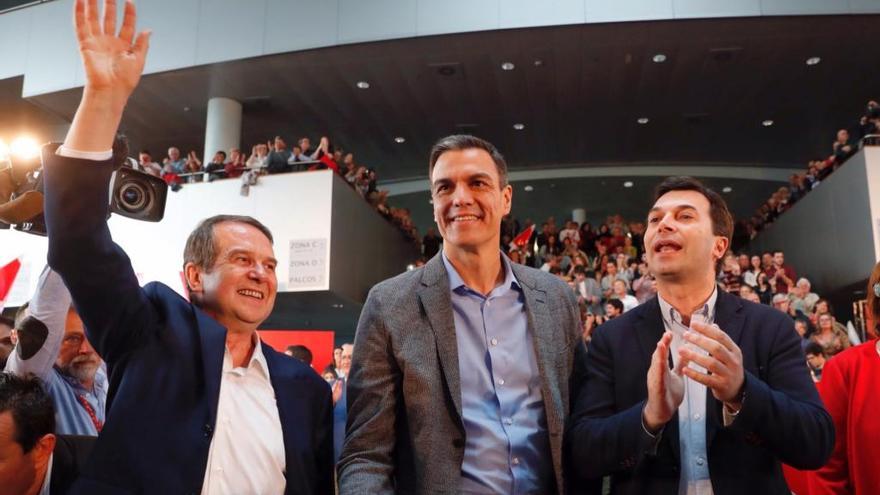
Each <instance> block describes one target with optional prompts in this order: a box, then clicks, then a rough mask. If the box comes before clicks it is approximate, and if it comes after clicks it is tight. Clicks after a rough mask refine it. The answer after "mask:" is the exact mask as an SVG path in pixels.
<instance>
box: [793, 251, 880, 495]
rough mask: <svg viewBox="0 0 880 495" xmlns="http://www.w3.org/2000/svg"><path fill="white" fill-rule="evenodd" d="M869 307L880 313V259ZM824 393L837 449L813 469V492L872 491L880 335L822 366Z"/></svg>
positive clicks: (879, 483) (878, 435) (877, 482)
mask: <svg viewBox="0 0 880 495" xmlns="http://www.w3.org/2000/svg"><path fill="white" fill-rule="evenodd" d="M867 311H868V313H870V314H871V316H872V317H873V321H878V319H877V317H878V315H880V263H878V264H877V265H875V266H874V270H873V271H872V272H871V278H870V279H869V280H868V304H867ZM818 387H819V394H820V395H821V396H822V401H823V402H824V403H825V408H826V409H827V410H828V412H829V413H830V414H831V418H832V419H833V420H834V429H835V432H836V434H835V443H834V452H833V453H832V454H831V459H830V460H829V461H828V463H827V464H826V465H825V466H824V467H822V468H821V469H819V470H817V471H813V472H810V473H808V474H807V476H808V483H809V485H810V486H809V488H810V491H809V493H810V495H825V494H854V495H868V494H874V493H877V490H878V489H880V469H877V461H878V459H880V442H878V439H880V422H878V421H877V411H880V340H878V339H873V340H870V341H868V342H866V343H864V344H862V345H858V346H855V347H852V348H850V349H848V350H846V351H844V352H841V353H840V354H838V355H837V356H835V357H834V358H833V359H831V360H829V361H828V362H827V363H826V364H825V366H824V368H823V369H822V381H821V382H819V385H818Z"/></svg>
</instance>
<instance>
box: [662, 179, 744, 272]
mask: <svg viewBox="0 0 880 495" xmlns="http://www.w3.org/2000/svg"><path fill="white" fill-rule="evenodd" d="M728 242H729V241H728V239H727V238H725V237H723V236H716V235H715V234H714V233H713V226H712V218H711V216H710V211H709V200H708V199H707V198H706V197H705V196H703V195H702V194H701V193H699V192H697V191H689V190H679V191H669V192H668V193H666V194H664V195H662V196H660V197H659V198H658V199H657V201H656V202H655V203H654V207H653V208H651V211H650V212H649V213H648V227H647V230H646V231H645V252H646V253H647V255H648V265H650V266H651V272H652V273H653V274H654V276H655V277H657V279H658V280H661V281H675V282H687V281H691V280H702V279H705V278H706V277H712V278H714V274H715V263H716V261H717V260H718V259H720V258H721V257H722V256H723V255H724V252H725V251H726V250H727V245H728Z"/></svg>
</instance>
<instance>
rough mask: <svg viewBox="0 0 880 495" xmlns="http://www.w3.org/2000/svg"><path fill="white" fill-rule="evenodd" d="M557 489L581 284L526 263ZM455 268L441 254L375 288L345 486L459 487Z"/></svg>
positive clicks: (357, 366) (356, 360)
mask: <svg viewBox="0 0 880 495" xmlns="http://www.w3.org/2000/svg"><path fill="white" fill-rule="evenodd" d="M512 269H513V274H514V276H515V277H516V279H517V281H518V282H519V283H520V286H521V287H522V289H523V293H524V295H525V306H526V311H527V314H528V324H529V328H530V330H531V335H532V336H533V342H532V344H533V346H534V349H535V355H536V356H537V360H538V369H539V370H540V373H541V379H542V380H541V392H542V395H543V398H544V407H545V410H546V415H547V429H548V432H549V434H550V446H551V451H552V456H553V467H554V471H555V475H556V476H555V478H556V479H555V482H556V488H557V492H558V493H563V492H564V490H565V485H564V477H563V472H562V471H563V465H564V463H563V459H562V435H563V432H564V431H565V422H566V420H567V419H568V415H569V411H570V404H571V402H572V401H571V390H578V389H579V383H580V381H581V380H582V377H583V370H584V358H585V354H584V353H585V351H586V349H585V347H584V344H583V340H582V339H581V325H580V315H579V312H578V309H577V303H576V300H575V297H574V293H573V291H572V290H571V289H570V288H569V287H568V286H567V285H566V284H564V283H563V282H562V281H560V280H559V279H557V278H556V277H554V276H552V275H550V274H547V273H544V272H541V271H539V270H535V269H533V268H528V267H525V266H522V265H518V264H512ZM449 293H450V289H449V278H448V277H447V274H446V268H445V266H444V264H443V260H442V258H441V255H440V254H438V255H437V256H435V257H434V258H433V259H431V261H429V262H428V263H427V264H426V265H425V266H424V267H422V268H420V269H416V270H413V271H410V272H406V273H403V274H401V275H399V276H397V277H394V278H392V279H389V280H386V281H384V282H382V283H380V284H378V285H376V286H375V287H373V289H372V290H371V291H370V294H369V296H368V297H367V301H366V303H365V305H364V309H363V312H362V313H361V317H360V321H359V322H358V328H357V334H356V336H355V346H354V355H353V357H352V365H351V372H350V377H349V382H348V390H347V393H348V424H347V430H346V439H345V446H344V447H343V450H342V457H341V458H340V459H339V464H338V465H337V469H338V474H339V491H340V493H341V494H352V495H354V494H357V495H361V494H365V493H369V494H379V493H417V494H422V493H450V494H451V493H458V489H459V480H460V477H461V465H462V459H463V456H464V445H465V441H464V438H465V430H464V426H463V423H462V419H461V384H460V380H459V367H458V350H457V347H456V337H455V324H454V321H453V316H452V302H451V298H450V294H449Z"/></svg>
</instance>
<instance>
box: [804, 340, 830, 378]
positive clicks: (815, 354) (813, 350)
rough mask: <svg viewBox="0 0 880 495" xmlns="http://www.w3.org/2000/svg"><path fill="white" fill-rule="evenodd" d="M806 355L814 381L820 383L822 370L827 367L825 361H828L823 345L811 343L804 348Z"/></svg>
mask: <svg viewBox="0 0 880 495" xmlns="http://www.w3.org/2000/svg"><path fill="white" fill-rule="evenodd" d="M804 355H805V356H807V366H809V367H810V374H811V375H812V376H813V381H814V382H816V383H819V382H820V381H821V380H822V368H824V367H825V361H826V360H827V359H828V358H827V357H826V356H825V350H824V349H822V346H821V345H819V344H817V343H815V342H810V343H809V344H807V347H805V348H804Z"/></svg>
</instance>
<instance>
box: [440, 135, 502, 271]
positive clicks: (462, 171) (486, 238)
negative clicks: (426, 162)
mask: <svg viewBox="0 0 880 495" xmlns="http://www.w3.org/2000/svg"><path fill="white" fill-rule="evenodd" d="M431 196H432V198H433V202H434V221H435V222H436V223H437V227H438V228H439V229H440V234H441V235H442V236H443V239H444V241H445V242H444V243H443V249H444V251H446V252H447V254H449V253H450V251H452V252H454V251H456V250H462V251H470V252H476V251H478V250H481V249H494V250H497V249H498V246H499V242H500V238H501V219H502V218H503V217H504V215H507V214H508V213H510V205H511V198H512V196H513V189H512V188H511V187H510V185H504V186H502V185H501V183H500V177H499V175H498V170H497V168H496V166H495V162H494V161H493V160H492V157H491V156H490V155H489V153H487V152H486V151H484V150H482V149H477V148H468V149H464V150H454V151H447V152H445V153H443V154H442V155H440V157H439V158H438V159H437V161H436V163H435V164H434V169H433V171H432V173H431Z"/></svg>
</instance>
